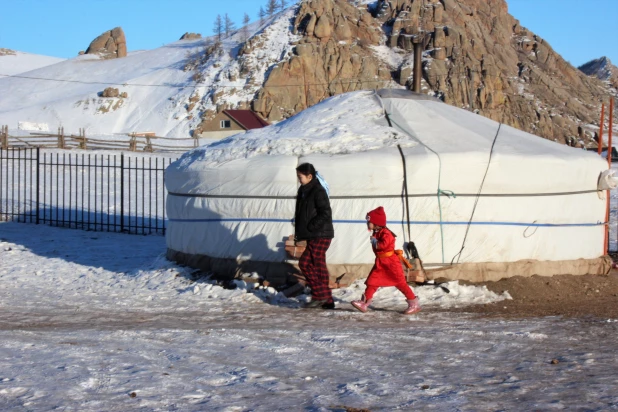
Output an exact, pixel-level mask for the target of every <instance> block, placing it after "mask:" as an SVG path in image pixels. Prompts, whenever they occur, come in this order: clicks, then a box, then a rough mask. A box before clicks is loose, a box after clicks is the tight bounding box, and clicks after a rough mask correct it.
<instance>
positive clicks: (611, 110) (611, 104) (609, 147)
mask: <svg viewBox="0 0 618 412" xmlns="http://www.w3.org/2000/svg"><path fill="white" fill-rule="evenodd" d="M613 115H614V99H613V98H612V99H609V131H608V132H609V134H608V136H607V167H608V168H610V169H611V168H612V116H613ZM610 195H611V191H610V190H608V191H607V204H606V206H605V222H607V223H606V224H607V226H606V229H605V254H606V255H607V253H608V252H609V208H610V199H609V198H610Z"/></svg>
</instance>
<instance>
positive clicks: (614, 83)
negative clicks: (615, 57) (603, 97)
mask: <svg viewBox="0 0 618 412" xmlns="http://www.w3.org/2000/svg"><path fill="white" fill-rule="evenodd" d="M579 70H581V71H582V72H584V73H585V74H586V75H588V76H592V77H596V78H597V79H599V80H602V81H605V82H607V83H608V84H609V86H610V87H612V88H614V89H617V90H618V67H616V66H614V65H613V64H612V62H611V60H610V59H608V58H607V57H605V56H603V57H601V58H600V59H595V60H591V61H589V62H588V63H586V64H584V65H582V66H579Z"/></svg>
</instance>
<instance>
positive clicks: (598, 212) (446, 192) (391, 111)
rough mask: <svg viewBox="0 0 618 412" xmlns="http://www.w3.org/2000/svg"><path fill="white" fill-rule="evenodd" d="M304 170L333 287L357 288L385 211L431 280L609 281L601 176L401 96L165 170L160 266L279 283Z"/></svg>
mask: <svg viewBox="0 0 618 412" xmlns="http://www.w3.org/2000/svg"><path fill="white" fill-rule="evenodd" d="M305 162H309V163H312V164H313V165H314V166H315V167H316V169H317V170H318V172H319V173H320V174H321V175H322V176H324V178H325V179H326V181H327V182H328V185H329V189H330V201H331V207H332V210H333V223H334V228H335V238H334V239H333V242H332V244H331V247H330V249H329V250H328V253H327V263H328V265H329V271H330V274H331V278H333V279H334V278H337V277H339V276H341V275H345V276H346V277H347V280H354V279H358V278H362V277H366V276H367V274H368V273H369V270H370V269H371V267H372V264H373V261H374V255H373V253H372V251H371V246H370V243H369V233H368V232H367V227H366V221H365V215H366V213H367V212H368V211H369V210H372V209H374V208H376V207H377V206H383V207H384V209H385V210H386V213H387V217H388V227H389V228H390V229H391V230H392V231H393V232H395V233H396V234H397V235H398V238H397V239H398V245H397V246H399V247H401V248H403V246H404V243H406V242H408V241H410V240H412V241H413V242H414V243H415V245H416V247H417V249H418V251H419V253H420V257H421V258H422V260H423V263H424V266H425V268H426V269H427V270H428V277H429V278H432V277H434V278H437V277H446V278H449V279H464V280H470V281H485V280H497V279H500V278H505V277H511V276H516V275H520V276H531V275H548V276H551V275H555V274H574V275H577V274H602V273H607V272H608V271H609V269H610V267H611V261H610V260H609V258H608V257H606V256H604V240H605V220H606V207H607V203H606V200H605V199H604V192H602V191H600V190H599V187H598V182H599V180H600V179H599V177H600V175H601V173H602V172H604V171H605V170H606V169H607V163H606V162H605V161H603V160H602V159H601V158H600V156H598V155H596V154H594V153H590V152H587V151H585V150H581V149H575V148H571V147H567V146H564V145H561V144H558V143H555V142H551V141H549V140H545V139H542V138H540V137H538V136H534V135H532V134H529V133H526V132H523V131H520V130H517V129H514V128H512V127H509V126H507V125H505V124H500V123H498V122H495V121H493V120H490V119H487V118H485V117H482V116H479V115H477V114H475V113H472V112H469V111H467V110H464V109H459V108H456V107H453V106H450V105H447V104H445V103H443V102H441V101H439V100H436V99H434V98H431V97H428V96H425V95H421V94H415V93H412V92H408V91H405V90H379V91H361V92H353V93H348V94H343V95H339V96H335V97H332V98H330V99H328V100H326V101H324V102H322V103H320V104H318V105H315V106H313V107H311V108H309V109H307V110H305V111H303V112H301V113H299V114H297V115H296V116H294V117H292V118H290V119H288V120H285V121H283V122H281V123H279V124H277V125H273V126H270V127H266V128H263V129H258V130H254V131H249V132H247V133H243V134H240V135H235V136H232V137H229V138H227V139H224V140H221V141H217V142H214V143H211V144H209V145H207V146H204V147H200V148H196V149H194V150H192V151H190V152H188V153H186V154H184V155H183V156H182V157H181V158H180V159H179V160H177V161H176V162H174V163H172V164H171V165H170V166H169V167H168V169H167V170H166V176H165V177H166V179H165V183H166V187H167V190H168V197H167V214H168V221H169V223H168V228H167V233H166V240H167V248H168V253H167V256H168V258H169V259H171V260H174V261H177V262H180V263H183V264H187V265H189V266H194V267H197V268H200V269H202V270H207V271H213V272H215V273H217V274H220V275H229V276H232V275H238V274H239V273H248V272H249V273H250V272H258V273H259V274H260V275H261V276H264V277H265V278H266V279H269V280H271V281H272V282H275V283H276V282H285V279H286V276H289V275H290V272H291V271H293V270H294V268H295V263H296V262H295V261H293V260H288V257H287V256H286V253H285V251H284V240H285V239H286V238H288V236H289V235H291V234H293V233H294V226H293V223H292V219H293V217H294V210H295V195H296V192H297V190H298V185H299V184H298V181H297V178H296V172H295V168H296V167H297V166H298V165H299V164H301V163H305Z"/></svg>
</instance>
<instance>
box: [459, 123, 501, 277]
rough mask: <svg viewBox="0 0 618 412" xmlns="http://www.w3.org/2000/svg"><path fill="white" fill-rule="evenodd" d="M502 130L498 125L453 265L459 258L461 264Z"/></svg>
mask: <svg viewBox="0 0 618 412" xmlns="http://www.w3.org/2000/svg"><path fill="white" fill-rule="evenodd" d="M501 128H502V123H500V124H499V125H498V130H497V131H496V136H495V137H494V141H493V142H492V143H491V149H490V150H489V160H488V161H487V168H486V169H485V174H484V175H483V180H482V181H481V186H480V187H479V191H478V192H477V194H476V199H475V200H474V206H473V207H472V213H471V214H470V220H468V225H467V226H466V233H465V234H464V238H463V242H462V243H461V249H459V252H457V253H456V254H455V256H453V259H451V265H452V264H453V262H454V261H455V258H457V263H459V258H460V257H461V252H463V250H464V248H465V247H466V239H468V232H469V231H470V226H472V219H473V218H474V212H475V211H476V206H477V205H478V203H479V199H480V198H481V192H482V191H483V185H484V184H485V178H487V172H489V166H490V165H491V157H492V156H493V154H494V146H495V145H496V141H497V140H498V135H499V134H500V129H501Z"/></svg>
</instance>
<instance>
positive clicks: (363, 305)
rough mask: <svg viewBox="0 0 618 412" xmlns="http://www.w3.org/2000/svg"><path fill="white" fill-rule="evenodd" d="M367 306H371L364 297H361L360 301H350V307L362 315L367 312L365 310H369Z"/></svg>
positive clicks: (369, 301)
mask: <svg viewBox="0 0 618 412" xmlns="http://www.w3.org/2000/svg"><path fill="white" fill-rule="evenodd" d="M369 305H371V299H369V300H366V298H365V295H363V298H362V299H361V300H353V301H352V306H353V307H354V309H356V310H358V311H359V312H363V313H365V312H367V309H369Z"/></svg>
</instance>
